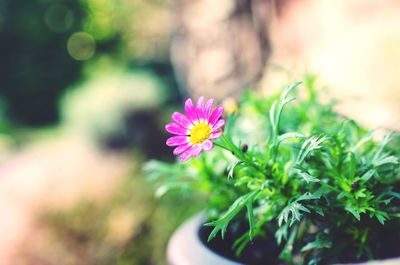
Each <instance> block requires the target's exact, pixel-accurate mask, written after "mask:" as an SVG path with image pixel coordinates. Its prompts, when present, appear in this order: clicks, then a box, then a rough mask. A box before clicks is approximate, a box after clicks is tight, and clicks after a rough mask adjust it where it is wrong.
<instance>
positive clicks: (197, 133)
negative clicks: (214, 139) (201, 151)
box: [189, 122, 211, 145]
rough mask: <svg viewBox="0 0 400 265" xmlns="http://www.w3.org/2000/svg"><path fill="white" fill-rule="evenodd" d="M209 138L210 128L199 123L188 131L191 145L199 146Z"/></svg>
mask: <svg viewBox="0 0 400 265" xmlns="http://www.w3.org/2000/svg"><path fill="white" fill-rule="evenodd" d="M210 136H211V126H210V125H208V124H206V123H204V122H199V123H197V124H195V125H194V126H193V128H192V130H191V131H190V136H189V137H190V141H191V142H192V144H194V145H195V144H200V143H202V142H204V141H205V140H207V139H208V138H210Z"/></svg>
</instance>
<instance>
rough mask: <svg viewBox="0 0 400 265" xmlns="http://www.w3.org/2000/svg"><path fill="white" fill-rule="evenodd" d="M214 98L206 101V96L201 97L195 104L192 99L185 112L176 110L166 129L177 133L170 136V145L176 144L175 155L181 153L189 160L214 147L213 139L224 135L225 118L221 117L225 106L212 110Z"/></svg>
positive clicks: (182, 156)
mask: <svg viewBox="0 0 400 265" xmlns="http://www.w3.org/2000/svg"><path fill="white" fill-rule="evenodd" d="M213 103H214V99H209V100H208V101H207V102H206V103H205V102H204V98H203V97H200V98H199V100H198V101H197V105H196V106H194V105H193V102H192V99H190V98H189V99H187V100H186V102H185V114H186V115H184V114H182V113H180V112H174V113H173V114H172V120H173V121H174V123H169V124H167V125H166V126H165V129H166V130H167V131H168V132H170V133H172V134H175V136H172V137H170V138H168V140H167V145H168V146H176V148H175V149H174V152H173V154H174V155H176V156H177V155H180V157H179V159H180V160H181V161H182V162H185V161H187V160H189V159H190V158H191V157H197V156H199V155H200V153H201V151H203V150H204V151H208V150H210V149H211V148H212V147H213V143H212V141H211V140H214V139H217V138H219V137H220V136H221V135H222V131H221V130H220V129H221V127H222V126H224V124H225V120H224V119H223V118H221V115H222V113H223V112H224V108H223V107H217V108H215V110H214V111H212V105H213Z"/></svg>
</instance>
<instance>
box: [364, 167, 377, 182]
mask: <svg viewBox="0 0 400 265" xmlns="http://www.w3.org/2000/svg"><path fill="white" fill-rule="evenodd" d="M375 174H376V170H375V169H370V170H368V171H367V172H365V173H364V174H363V175H362V176H361V180H362V181H364V182H367V181H368V180H369V179H370V178H371V177H372V176H373V175H375Z"/></svg>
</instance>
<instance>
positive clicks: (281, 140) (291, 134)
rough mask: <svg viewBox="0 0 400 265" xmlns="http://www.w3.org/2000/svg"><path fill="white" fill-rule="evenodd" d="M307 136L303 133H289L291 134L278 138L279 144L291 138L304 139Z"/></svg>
mask: <svg viewBox="0 0 400 265" xmlns="http://www.w3.org/2000/svg"><path fill="white" fill-rule="evenodd" d="M304 137H305V136H304V135H303V134H301V133H297V132H289V133H285V134H282V135H280V136H279V137H278V143H281V142H283V141H286V140H287V139H290V138H304Z"/></svg>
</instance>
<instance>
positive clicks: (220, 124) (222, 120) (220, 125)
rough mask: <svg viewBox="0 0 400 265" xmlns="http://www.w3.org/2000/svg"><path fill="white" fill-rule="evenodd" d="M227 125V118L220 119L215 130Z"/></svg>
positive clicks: (214, 127)
mask: <svg viewBox="0 0 400 265" xmlns="http://www.w3.org/2000/svg"><path fill="white" fill-rule="evenodd" d="M224 125H225V120H224V119H219V120H218V121H217V123H216V124H215V125H214V126H213V130H218V129H219V128H221V127H222V126H224Z"/></svg>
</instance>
